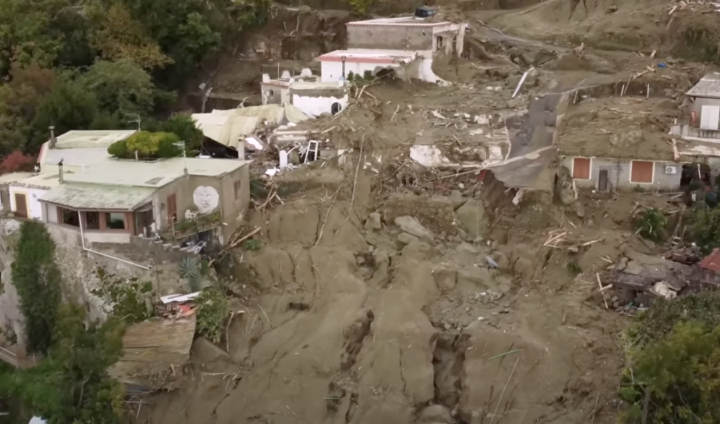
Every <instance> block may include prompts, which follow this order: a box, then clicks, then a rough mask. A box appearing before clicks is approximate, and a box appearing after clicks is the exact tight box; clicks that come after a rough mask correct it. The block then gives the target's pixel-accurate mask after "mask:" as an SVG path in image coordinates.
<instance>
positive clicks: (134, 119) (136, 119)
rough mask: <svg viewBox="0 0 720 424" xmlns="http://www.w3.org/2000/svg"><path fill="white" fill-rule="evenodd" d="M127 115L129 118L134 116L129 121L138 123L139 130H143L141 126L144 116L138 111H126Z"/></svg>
mask: <svg viewBox="0 0 720 424" xmlns="http://www.w3.org/2000/svg"><path fill="white" fill-rule="evenodd" d="M125 116H126V117H129V118H132V119H130V120H128V121H127V122H131V123H135V124H137V126H138V131H140V130H141V128H140V123H141V122H142V118H140V115H138V114H137V113H126V114H125Z"/></svg>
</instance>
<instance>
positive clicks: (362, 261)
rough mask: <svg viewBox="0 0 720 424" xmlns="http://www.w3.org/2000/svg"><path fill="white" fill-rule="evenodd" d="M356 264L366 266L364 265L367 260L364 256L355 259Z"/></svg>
mask: <svg viewBox="0 0 720 424" xmlns="http://www.w3.org/2000/svg"><path fill="white" fill-rule="evenodd" d="M355 263H357V264H358V265H364V264H365V258H363V257H362V256H357V257H356V258H355Z"/></svg>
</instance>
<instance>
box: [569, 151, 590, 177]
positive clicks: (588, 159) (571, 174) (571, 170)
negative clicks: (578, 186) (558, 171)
mask: <svg viewBox="0 0 720 424" xmlns="http://www.w3.org/2000/svg"><path fill="white" fill-rule="evenodd" d="M576 159H587V161H588V177H587V178H576V177H575V160H576ZM592 171H593V158H588V157H584V156H574V157H573V158H572V168H571V169H570V176H571V177H572V179H573V180H578V181H591V180H592V175H593V173H592Z"/></svg>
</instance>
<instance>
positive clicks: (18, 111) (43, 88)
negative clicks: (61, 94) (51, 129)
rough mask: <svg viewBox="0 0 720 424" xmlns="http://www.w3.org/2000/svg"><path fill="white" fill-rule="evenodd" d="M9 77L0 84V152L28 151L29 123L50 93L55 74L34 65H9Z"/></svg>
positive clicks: (4, 153)
mask: <svg viewBox="0 0 720 424" xmlns="http://www.w3.org/2000/svg"><path fill="white" fill-rule="evenodd" d="M11 78H12V80H11V81H10V82H9V83H8V84H5V85H0V155H6V154H10V153H11V152H12V151H15V150H24V151H26V152H28V153H34V152H31V151H30V149H28V143H27V140H28V138H30V137H31V133H32V130H31V126H30V123H31V122H32V120H33V119H35V114H36V111H37V105H38V103H39V102H40V100H41V99H42V98H43V96H45V95H46V94H47V93H49V92H50V90H51V88H52V86H53V83H54V80H55V73H54V72H53V71H51V70H48V69H45V68H42V67H40V66H39V65H37V64H30V65H28V66H25V67H23V66H21V65H20V64H18V63H16V64H14V65H13V66H12V71H11Z"/></svg>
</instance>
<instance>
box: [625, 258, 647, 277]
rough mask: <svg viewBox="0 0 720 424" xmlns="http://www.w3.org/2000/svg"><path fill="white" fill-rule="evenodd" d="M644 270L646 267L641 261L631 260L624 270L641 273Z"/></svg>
mask: <svg viewBox="0 0 720 424" xmlns="http://www.w3.org/2000/svg"><path fill="white" fill-rule="evenodd" d="M644 271H645V268H644V267H643V266H642V264H640V262H637V261H630V262H629V263H628V264H627V266H626V267H625V270H624V271H623V272H625V273H626V274H632V275H640V274H642V273H643V272H644Z"/></svg>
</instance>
